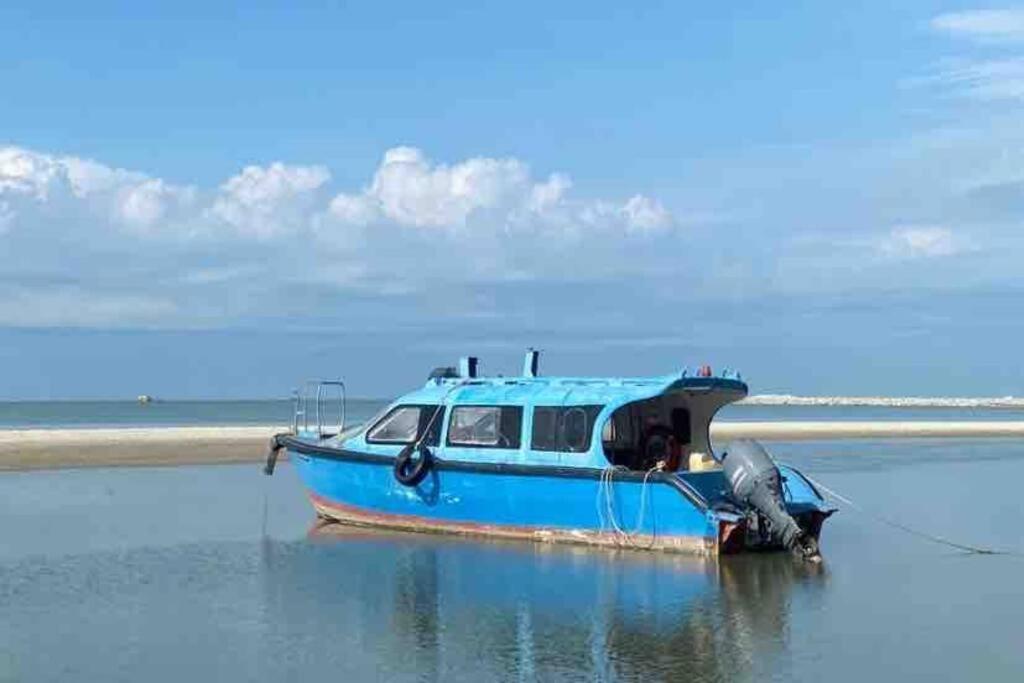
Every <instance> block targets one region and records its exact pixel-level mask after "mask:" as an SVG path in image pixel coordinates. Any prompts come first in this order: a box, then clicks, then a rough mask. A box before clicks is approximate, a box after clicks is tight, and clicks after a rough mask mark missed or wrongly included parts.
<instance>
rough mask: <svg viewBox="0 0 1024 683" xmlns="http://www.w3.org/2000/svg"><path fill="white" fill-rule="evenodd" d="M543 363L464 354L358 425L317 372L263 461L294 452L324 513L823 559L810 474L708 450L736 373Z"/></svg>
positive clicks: (512, 534) (530, 536)
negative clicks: (511, 369) (603, 372)
mask: <svg viewBox="0 0 1024 683" xmlns="http://www.w3.org/2000/svg"><path fill="white" fill-rule="evenodd" d="M537 362H538V354H537V352H536V351H533V350H530V351H529V352H528V353H527V355H526V358H525V360H524V366H523V372H522V374H521V375H520V376H512V377H502V376H497V377H484V376H481V375H480V374H479V373H478V372H477V361H476V359H475V358H472V357H468V358H463V359H461V360H460V363H459V366H458V367H457V368H456V367H446V368H438V369H436V370H434V371H433V372H432V373H430V376H429V378H428V380H427V382H426V384H425V385H424V386H422V387H421V388H419V389H417V390H415V391H412V392H410V393H407V394H405V395H404V396H402V397H400V398H398V399H397V400H395V401H394V402H393V403H391V404H390V405H389V406H388V407H387V408H386V409H384V410H383V411H382V412H381V413H380V414H379V415H377V416H376V417H375V418H373V419H371V420H369V421H367V422H366V423H365V424H361V425H358V426H355V427H351V428H346V427H345V424H344V423H345V417H344V400H345V399H344V384H343V383H341V382H316V383H312V384H310V385H308V388H307V390H305V391H303V392H302V393H301V394H300V395H299V397H298V398H297V402H296V413H295V420H294V423H293V426H292V430H291V431H290V432H288V433H284V434H278V435H276V436H275V437H274V439H273V440H272V442H271V451H270V454H269V455H268V460H267V465H266V468H265V471H266V472H267V474H271V473H272V472H273V469H274V464H275V462H276V459H277V456H278V453H279V451H281V450H285V451H287V454H288V458H289V460H290V461H291V462H292V464H293V465H294V467H295V468H296V470H297V471H298V474H299V476H300V478H301V479H302V481H303V482H304V483H305V486H306V487H307V488H308V490H309V496H310V499H311V500H312V503H313V506H314V508H315V509H316V512H317V514H318V515H319V517H321V518H322V519H323V520H324V521H335V522H342V523H346V524H355V525H361V526H377V527H387V528H394V529H403V530H412V531H422V532H441V533H455V534H469V535H485V536H492V537H501V538H508V539H523V540H532V541H540V542H567V543H580V544H592V545H602V546H616V547H630V548H639V549H650V550H663V551H676V552H690V553H697V554H702V555H717V554H719V553H730V552H738V551H742V550H746V549H777V548H788V549H790V550H792V551H794V552H795V553H797V554H798V555H800V556H802V557H804V558H807V559H810V560H813V561H817V560H820V554H819V551H818V538H819V534H820V531H821V526H822V522H823V521H824V520H825V519H826V518H827V517H828V516H829V515H830V514H831V513H832V512H833V510H831V509H829V508H828V507H827V506H826V503H825V500H824V499H823V497H822V496H821V495H820V493H819V492H818V491H817V490H816V489H815V487H814V485H813V484H812V483H811V482H810V481H809V480H808V479H807V478H806V477H804V476H803V475H802V474H800V472H798V471H797V470H796V469H794V468H792V467H788V466H785V465H779V464H777V463H775V462H774V460H772V459H771V457H770V456H769V455H768V454H767V453H766V452H765V451H764V449H763V448H761V447H760V445H759V444H757V443H756V442H750V441H742V442H736V443H734V444H731V445H729V446H728V447H727V448H726V449H725V450H723V452H722V453H721V454H716V453H715V452H714V451H713V450H712V444H711V440H710V434H709V427H710V423H711V420H712V418H713V417H714V415H715V413H716V412H717V411H718V410H719V409H720V408H722V407H723V406H725V405H727V404H729V403H732V402H734V401H737V400H739V399H741V398H743V397H744V396H746V394H747V385H746V384H745V383H744V382H743V380H742V378H741V377H740V375H739V374H738V373H735V372H729V371H726V372H722V373H720V374H715V373H714V372H712V370H711V369H710V368H709V367H707V366H702V367H701V368H699V369H697V370H696V371H693V370H689V369H686V370H683V371H681V372H677V373H675V374H671V375H666V376H662V377H651V378H592V377H542V376H540V375H539V374H538V372H537ZM333 392H337V394H338V400H337V402H336V403H334V402H332V401H328V397H329V396H333ZM332 405H334V406H335V410H337V413H338V415H337V417H338V419H337V420H336V421H333V422H332V423H333V425H334V426H333V427H332V426H328V424H327V423H328V422H331V421H330V420H328V412H329V411H330V408H331V406H332ZM330 412H332V415H333V414H334V413H333V411H330Z"/></svg>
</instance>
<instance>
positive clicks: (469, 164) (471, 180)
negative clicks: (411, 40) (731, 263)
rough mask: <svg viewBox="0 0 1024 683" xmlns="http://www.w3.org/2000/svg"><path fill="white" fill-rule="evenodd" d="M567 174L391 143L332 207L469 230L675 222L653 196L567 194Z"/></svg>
mask: <svg viewBox="0 0 1024 683" xmlns="http://www.w3.org/2000/svg"><path fill="white" fill-rule="evenodd" d="M571 187H572V181H571V180H570V179H569V178H568V177H567V176H565V175H563V174H559V173H555V174H552V175H551V176H549V177H548V178H547V179H546V180H543V181H539V182H538V181H535V180H533V178H532V177H531V175H530V171H529V168H528V167H527V166H526V164H524V163H523V162H521V161H519V160H517V159H491V158H484V157H478V158H473V159H467V160H466V161H463V162H460V163H458V164H454V165H451V166H449V165H445V164H433V163H432V162H431V161H430V160H429V159H427V158H426V156H425V155H424V154H423V152H422V151H420V150H419V149H416V148H413V147H395V148H393V149H390V150H388V151H387V152H386V153H385V154H384V158H383V160H382V161H381V164H380V166H379V167H378V168H377V170H376V172H375V173H374V176H373V181H372V183H371V184H370V185H369V186H368V187H367V188H366V189H364V190H363V191H362V192H361V193H358V194H345V193H342V194H339V195H337V196H336V197H335V198H334V199H333V200H332V202H331V205H330V211H331V214H332V215H333V216H334V217H335V218H336V219H338V220H339V221H340V222H342V223H348V224H352V225H357V226H365V225H369V224H371V223H389V224H393V225H396V226H400V227H411V228H427V229H443V230H447V231H450V232H459V231H463V230H471V231H473V232H474V233H475V234H479V233H495V232H499V233H500V232H514V231H549V232H550V231H556V232H569V233H573V234H577V235H578V234H581V233H583V232H584V231H586V230H588V229H600V230H607V231H618V232H620V233H622V234H632V233H652V232H660V231H664V230H667V229H669V228H671V227H672V225H673V219H672V215H671V214H670V213H669V212H668V211H667V210H666V209H665V207H663V206H662V205H661V204H660V203H658V202H657V201H655V200H653V199H650V198H648V197H644V196H642V195H636V196H634V197H632V198H631V199H629V200H628V201H626V202H625V203H624V204H615V203H612V202H608V201H606V200H592V201H585V200H573V199H570V198H569V197H567V193H568V191H569V190H570V188H571Z"/></svg>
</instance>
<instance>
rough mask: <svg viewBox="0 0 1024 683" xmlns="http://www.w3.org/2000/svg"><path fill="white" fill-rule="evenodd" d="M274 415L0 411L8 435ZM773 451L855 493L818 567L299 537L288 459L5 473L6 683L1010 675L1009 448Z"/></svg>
mask: <svg viewBox="0 0 1024 683" xmlns="http://www.w3.org/2000/svg"><path fill="white" fill-rule="evenodd" d="M383 403H384V402H383V401H376V402H367V403H366V404H365V405H362V406H361V407H360V408H358V409H357V410H356V409H352V408H351V405H350V413H351V414H352V415H353V416H358V415H362V416H363V417H362V419H365V418H366V417H368V416H369V415H371V414H373V413H374V412H375V411H376V410H378V409H379V408H380V407H381V406H382V405H383ZM12 405H13V406H15V407H12ZM936 410H940V412H938V413H937V412H936ZM872 411H874V412H872ZM990 412H991V411H982V412H981V413H979V412H978V411H968V412H966V413H965V412H963V411H961V412H956V411H952V412H943V411H942V409H927V410H921V411H908V410H893V409H867V408H865V409H854V408H842V409H831V410H826V409H817V410H815V409H813V408H811V409H809V408H801V409H797V408H787V407H760V406H758V407H754V406H749V407H744V406H737V407H735V408H731V409H728V412H727V413H725V414H723V415H722V419H855V420H860V419H910V418H911V417H913V416H915V415H919V414H923V415H924V417H920V418H919V419H1014V417H1013V416H1011V415H1009V414H1007V413H1005V412H1003V411H994V414H989V413H990ZM290 414H291V409H290V405H289V403H288V402H266V401H263V402H260V401H255V402H246V401H237V402H154V403H151V404H147V405H144V406H140V405H138V404H134V403H118V404H112V403H102V404H101V403H85V402H76V403H74V404H70V403H69V404H25V403H20V404H16V405H15V404H0V423H2V424H3V425H5V426H7V427H25V426H33V427H53V428H56V427H61V426H71V425H77V426H117V425H168V424H175V425H191V424H286V423H288V422H289V421H290ZM867 415H871V416H872V417H865V416H867ZM937 416H938V417H937ZM1000 416H1001V417H1000ZM353 419H357V417H353ZM915 419H916V418H915ZM1016 419H1020V416H1019V415H1018V416H1017V418H1016ZM769 448H770V450H771V451H772V453H773V454H774V455H775V456H776V457H777V458H778V459H779V460H781V461H784V462H787V463H790V464H793V465H795V466H797V467H798V468H800V469H801V470H803V471H804V472H806V473H807V474H809V475H811V476H812V477H814V478H815V479H816V480H817V481H819V482H821V483H822V484H825V485H826V486H828V487H829V488H830V489H831V490H833V491H835V492H837V493H840V494H841V495H842V496H843V497H844V498H845V499H846V500H847V501H849V504H847V503H837V504H836V507H838V508H839V510H838V512H837V513H836V514H835V515H834V516H833V517H832V518H831V519H830V520H828V522H827V523H826V526H825V529H824V533H823V537H822V549H823V552H824V555H825V562H824V564H823V565H821V566H817V567H815V566H809V565H806V564H803V563H800V562H799V561H796V560H794V559H792V558H790V557H789V556H787V555H785V554H778V553H769V554H755V555H745V556H735V557H723V558H720V559H718V560H700V559H696V558H690V557H685V556H674V555H667V554H658V553H646V552H640V551H632V550H617V551H616V550H607V549H591V548H582V547H568V546H555V545H541V544H531V543H510V542H494V541H482V540H469V539H456V538H450V537H444V536H432V535H416V534H400V533H388V532H379V531H367V530H358V529H354V528H348V527H340V526H329V527H317V526H316V525H315V523H314V522H315V520H314V514H313V511H312V509H311V508H310V506H309V504H308V502H307V499H306V497H305V494H304V492H303V490H302V487H301V485H300V483H299V481H298V479H297V477H296V475H295V472H294V471H293V470H292V468H291V467H290V466H289V465H288V464H287V463H281V464H280V465H279V466H278V469H277V473H276V474H275V475H274V476H273V477H265V476H263V474H262V473H261V468H260V465H259V464H256V463H254V464H243V465H204V466H181V467H132V468H94V469H74V470H58V471H42V472H6V473H3V474H0V681H76V680H102V681H133V682H135V681H168V682H170V681H174V682H176V683H177V682H179V681H182V680H221V681H281V680H337V681H410V682H411V681H455V682H463V681H465V682H473V683H476V682H479V681H698V682H699V681H837V682H845V681H850V682H854V681H856V682H857V683H862V682H863V681H874V680H878V681H887V680H901V681H906V680H931V681H940V680H941V681H945V680H980V681H1019V680H1024V626H1022V621H1021V620H1022V615H1024V588H1022V582H1021V576H1024V532H1022V529H1024V504H1022V502H1021V490H1022V486H1021V482H1022V481H1024V441H1021V440H1015V439H978V440H955V439H954V440H951V439H921V440H915V439H898V440H897V439H893V440H875V441H863V440H846V441H822V442H798V443H786V442H782V443H771V444H769ZM623 521H624V522H625V523H626V524H628V523H629V520H623ZM941 539H945V540H948V541H952V542H954V543H959V544H966V545H972V546H976V547H979V548H984V549H991V550H996V551H999V552H998V553H994V554H977V553H969V552H964V551H963V550H958V549H956V548H954V547H951V546H950V545H944V544H942V543H940V542H939V540H941Z"/></svg>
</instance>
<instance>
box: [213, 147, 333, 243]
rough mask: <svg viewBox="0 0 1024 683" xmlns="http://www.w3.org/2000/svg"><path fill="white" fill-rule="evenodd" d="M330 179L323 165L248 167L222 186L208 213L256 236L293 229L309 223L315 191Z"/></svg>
mask: <svg viewBox="0 0 1024 683" xmlns="http://www.w3.org/2000/svg"><path fill="white" fill-rule="evenodd" d="M330 178H331V174H330V172H329V171H328V170H327V169H326V168H324V167H323V166H287V165H285V164H282V163H280V162H277V163H273V164H271V165H270V166H267V167H265V168H264V167H262V166H246V167H245V168H244V169H242V172H241V173H239V174H238V175H236V176H234V177H232V178H229V179H228V180H227V181H226V182H225V183H224V184H223V185H221V187H220V194H219V196H218V197H217V199H216V200H215V201H214V203H213V206H212V207H211V208H210V210H209V215H210V216H212V217H215V218H219V219H221V220H223V221H224V222H225V223H227V224H228V225H230V226H232V227H234V228H235V229H236V230H238V232H239V233H241V234H243V235H247V236H251V237H255V238H257V239H268V238H271V237H276V236H279V235H282V234H285V233H288V232H293V231H295V230H296V229H297V228H301V227H303V226H304V225H307V224H308V221H309V218H310V216H311V215H312V213H313V211H314V210H315V208H316V207H315V204H314V202H315V201H316V195H315V192H316V190H318V189H320V188H321V187H322V186H323V185H324V184H325V183H327V181H329V180H330Z"/></svg>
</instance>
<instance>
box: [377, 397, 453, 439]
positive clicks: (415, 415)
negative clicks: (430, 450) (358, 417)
mask: <svg viewBox="0 0 1024 683" xmlns="http://www.w3.org/2000/svg"><path fill="white" fill-rule="evenodd" d="M434 413H437V417H436V418H435V417H434ZM443 422H444V407H442V408H440V410H438V407H437V406H431V405H407V406H396V407H395V408H392V409H391V410H390V411H389V412H388V414H387V415H385V416H384V417H382V418H381V419H380V420H378V421H377V424H375V425H374V426H373V427H370V431H368V432H367V433H366V441H367V442H368V443H402V444H407V443H412V442H413V441H415V440H416V439H417V438H418V437H419V436H420V435H421V434H423V433H424V431H426V430H427V428H428V427H429V429H430V432H429V433H428V434H427V436H426V438H425V439H423V443H424V444H426V445H427V446H436V445H437V444H438V441H439V437H440V435H441V423H443Z"/></svg>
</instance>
